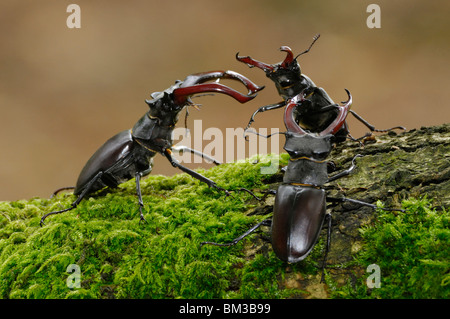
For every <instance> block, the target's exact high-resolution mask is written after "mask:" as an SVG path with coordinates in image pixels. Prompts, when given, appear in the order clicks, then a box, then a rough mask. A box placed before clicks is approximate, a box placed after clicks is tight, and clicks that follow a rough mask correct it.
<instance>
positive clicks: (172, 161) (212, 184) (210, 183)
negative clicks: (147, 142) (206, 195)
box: [163, 149, 231, 196]
mask: <svg viewBox="0 0 450 319" xmlns="http://www.w3.org/2000/svg"><path fill="white" fill-rule="evenodd" d="M171 153H172V152H171V150H170V149H165V150H164V153H163V154H164V156H165V157H166V158H167V159H168V160H169V162H170V164H172V166H173V167H177V168H179V169H180V170H182V171H183V172H185V173H187V174H189V175H191V176H192V177H194V178H196V179H198V180H199V181H201V182H204V183H206V184H207V185H208V186H209V187H213V188H215V189H217V190H220V191H224V192H225V194H226V195H227V196H231V194H230V192H229V191H228V190H226V189H224V188H222V187H219V186H217V184H216V183H215V182H214V181H212V180H210V179H209V178H206V177H205V176H203V175H201V174H199V173H197V172H196V171H193V170H191V169H189V168H187V167H185V166H183V165H181V164H180V163H179V162H178V161H177V160H176V159H174V158H173V157H172V155H171Z"/></svg>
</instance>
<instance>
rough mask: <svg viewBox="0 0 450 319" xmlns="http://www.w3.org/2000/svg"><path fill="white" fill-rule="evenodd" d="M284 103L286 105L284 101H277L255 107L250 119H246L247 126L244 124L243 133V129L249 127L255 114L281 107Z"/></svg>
mask: <svg viewBox="0 0 450 319" xmlns="http://www.w3.org/2000/svg"><path fill="white" fill-rule="evenodd" d="M285 105H286V101H281V102H278V103H276V104H269V105H265V106H261V107H260V108H259V109H257V110H256V111H255V113H253V114H252V117H251V118H250V121H248V124H247V126H246V128H245V130H244V133H245V131H247V130H248V129H249V128H250V126H251V125H252V123H253V122H254V121H255V116H256V114H258V113H259V112H265V111H270V110H275V109H278V108H280V107H283V106H285Z"/></svg>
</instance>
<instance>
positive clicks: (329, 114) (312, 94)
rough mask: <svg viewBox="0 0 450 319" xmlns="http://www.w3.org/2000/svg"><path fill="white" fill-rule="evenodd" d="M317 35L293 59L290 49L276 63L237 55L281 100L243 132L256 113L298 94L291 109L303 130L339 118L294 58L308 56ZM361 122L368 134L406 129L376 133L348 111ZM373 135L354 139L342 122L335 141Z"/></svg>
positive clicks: (318, 127) (321, 126) (316, 129)
mask: <svg viewBox="0 0 450 319" xmlns="http://www.w3.org/2000/svg"><path fill="white" fill-rule="evenodd" d="M319 37H320V35H319V34H318V35H316V36H314V38H313V42H312V43H311V45H310V46H309V48H308V49H306V50H305V51H303V52H301V53H300V54H298V55H297V56H296V57H294V54H293V53H292V50H291V49H290V48H289V47H288V46H282V47H281V48H280V50H281V51H283V52H286V53H287V55H286V58H285V59H284V60H283V61H282V62H279V63H276V64H267V63H264V62H260V61H257V60H254V59H252V58H251V57H249V56H239V52H238V53H237V54H236V59H237V60H238V61H240V62H243V63H246V64H247V65H248V66H249V67H250V68H253V67H257V68H259V69H261V70H263V71H264V72H265V73H266V76H267V77H268V78H269V79H271V80H272V81H273V82H274V83H275V86H276V88H277V91H278V94H279V95H280V96H281V97H282V98H283V101H281V102H279V103H275V104H270V105H266V106H262V107H260V108H259V109H258V110H256V111H255V112H254V113H253V115H252V116H251V118H250V121H249V123H248V125H247V127H246V130H247V129H248V128H250V126H251V124H252V123H253V122H254V118H255V116H256V114H258V113H259V112H264V111H269V110H275V109H278V108H281V107H284V106H286V105H287V103H288V101H289V100H290V99H292V98H293V97H295V96H297V95H298V94H302V95H303V96H304V98H303V99H301V100H300V101H299V102H298V103H301V105H300V104H299V105H297V106H296V107H295V110H294V116H295V121H296V122H297V123H298V124H299V125H301V126H302V127H303V128H305V129H307V130H309V131H311V132H314V133H318V132H322V131H323V130H324V129H325V128H326V127H328V126H329V125H330V124H331V123H332V122H333V121H334V120H335V119H336V117H337V116H338V114H339V107H338V104H336V103H334V102H333V100H332V99H331V98H330V97H329V96H328V94H327V92H326V91H325V90H324V89H323V88H320V87H317V86H316V85H315V84H314V82H313V81H312V80H311V79H310V78H309V77H308V76H306V75H305V74H302V72H301V69H300V64H299V63H298V61H297V58H298V57H299V56H301V55H303V54H305V53H308V52H309V51H310V50H311V48H312V46H313V45H314V43H315V42H316V41H317V40H318V39H319ZM350 113H352V114H353V116H355V117H356V118H357V119H358V120H359V121H360V122H361V123H363V124H364V125H365V126H367V127H368V128H369V130H370V131H371V132H388V131H391V130H394V129H403V130H404V129H405V128H404V127H402V126H396V127H393V128H390V129H387V130H378V129H376V128H375V127H374V126H373V125H371V124H369V123H368V122H367V121H366V120H364V119H363V118H362V117H361V116H359V115H358V114H357V113H355V112H354V111H352V110H350ZM371 134H372V133H368V134H366V135H364V136H363V137H361V138H358V139H355V138H353V137H352V136H351V135H350V134H349V130H348V124H347V123H344V124H343V125H342V127H341V129H340V130H339V131H338V132H336V135H335V136H336V142H342V141H344V140H345V139H346V138H347V136H349V138H351V139H353V140H361V139H363V138H365V137H367V136H370V135H371Z"/></svg>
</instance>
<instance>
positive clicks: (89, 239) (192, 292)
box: [0, 156, 316, 298]
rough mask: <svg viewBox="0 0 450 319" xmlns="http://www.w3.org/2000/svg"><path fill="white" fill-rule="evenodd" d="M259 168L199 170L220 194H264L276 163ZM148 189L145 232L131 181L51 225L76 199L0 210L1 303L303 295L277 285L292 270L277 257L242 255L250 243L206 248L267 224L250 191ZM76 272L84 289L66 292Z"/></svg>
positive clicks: (157, 184) (157, 179)
mask: <svg viewBox="0 0 450 319" xmlns="http://www.w3.org/2000/svg"><path fill="white" fill-rule="evenodd" d="M276 158H277V159H278V156H276ZM254 160H255V158H254V159H251V160H248V161H242V162H239V163H235V164H225V165H220V166H218V167H214V168H212V169H210V170H207V171H204V170H199V171H200V172H201V173H202V174H204V175H205V176H207V177H208V178H211V179H213V180H215V181H216V182H217V183H218V185H219V186H220V187H223V188H226V189H228V190H237V189H239V188H241V187H245V188H248V189H252V190H253V191H255V192H256V193H257V194H259V195H261V192H262V191H264V189H266V188H267V186H266V185H265V184H264V178H270V176H269V175H261V174H260V169H261V167H263V166H267V162H268V160H269V157H264V158H261V161H260V162H258V163H256V164H254ZM281 164H282V165H284V164H285V163H284V162H283V159H282V163H281ZM141 185H142V192H143V194H144V195H143V200H144V203H145V213H144V216H145V218H146V221H147V222H146V223H144V224H140V223H139V213H138V205H137V198H136V195H135V184H134V181H129V182H127V183H125V184H122V185H121V186H120V187H119V188H118V189H115V190H112V191H110V192H108V193H107V192H105V191H103V192H99V193H98V194H96V195H95V196H93V197H90V198H88V199H86V200H83V201H82V202H81V203H80V205H79V206H78V207H77V208H76V209H75V210H72V211H70V212H67V213H64V214H60V215H53V216H50V217H49V218H48V219H47V220H46V225H45V226H44V227H40V226H39V221H40V218H41V217H42V216H43V215H44V214H45V213H48V212H50V211H53V210H57V209H61V208H64V207H68V206H69V205H70V203H71V202H73V201H74V199H75V196H74V195H72V194H70V193H65V194H60V195H58V196H57V197H56V198H54V199H51V200H49V199H39V198H35V199H31V200H29V201H16V202H1V203H0V225H1V228H0V277H1V278H2V280H1V281H0V297H1V298H281V297H289V296H291V295H293V294H299V293H302V291H300V290H298V289H297V290H295V289H290V288H286V289H279V287H278V285H277V278H281V277H282V276H283V270H284V269H285V267H286V265H284V264H283V263H282V262H281V261H279V260H278V259H276V258H275V256H274V255H273V254H272V253H266V254H265V256H262V255H261V256H257V257H254V256H247V255H246V254H245V253H244V252H243V249H242V248H243V247H244V246H246V245H247V246H248V243H249V241H244V242H243V243H242V244H239V245H237V246H235V247H229V248H223V247H215V246H203V247H201V248H200V243H201V242H202V241H219V242H220V241H229V240H231V239H233V238H235V237H237V236H239V235H240V234H242V233H243V232H245V231H246V230H247V229H248V228H250V227H251V226H252V225H254V224H255V223H257V222H259V221H261V220H262V219H264V218H267V214H266V215H264V216H261V215H253V216H249V215H248V214H245V212H246V211H252V208H253V207H255V206H256V204H257V201H256V200H255V199H253V197H252V196H250V195H249V194H248V193H246V192H237V191H236V192H232V195H233V196H229V197H226V196H225V195H224V193H223V192H218V191H217V190H215V189H209V188H208V187H207V186H206V185H205V184H203V183H201V182H199V181H197V180H195V179H193V178H192V177H190V176H188V175H186V174H179V175H176V176H173V177H164V176H149V177H148V178H146V179H145V180H143V181H142V184H141ZM250 246H251V244H250ZM267 246H269V244H268V243H266V245H265V247H267ZM72 264H76V265H78V266H79V269H80V282H81V287H80V288H76V287H75V288H69V287H68V285H67V280H68V279H69V280H70V276H71V272H68V266H69V265H72ZM306 265H308V263H306ZM298 267H299V268H300V267H303V268H305V267H306V266H305V265H302V266H298ZM307 269H309V270H310V271H311V267H310V268H307ZM312 271H314V272H315V271H316V269H315V268H314V269H312Z"/></svg>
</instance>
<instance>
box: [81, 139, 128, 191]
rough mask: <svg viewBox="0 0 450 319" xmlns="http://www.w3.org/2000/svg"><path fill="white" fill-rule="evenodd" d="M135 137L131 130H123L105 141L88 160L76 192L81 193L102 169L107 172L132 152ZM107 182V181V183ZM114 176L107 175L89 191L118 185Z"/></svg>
mask: <svg viewBox="0 0 450 319" xmlns="http://www.w3.org/2000/svg"><path fill="white" fill-rule="evenodd" d="M132 148H133V138H132V136H131V132H130V130H126V131H122V132H120V133H118V134H116V135H115V136H113V137H112V138H110V139H109V140H107V141H106V142H105V144H103V145H102V146H101V147H100V148H99V149H98V150H97V151H96V152H95V153H94V155H92V157H91V158H90V159H89V160H88V161H87V163H86V165H85V166H84V168H83V169H82V170H81V173H80V175H79V177H78V181H77V185H76V187H75V191H74V194H75V195H79V194H80V193H81V192H82V191H83V190H84V188H85V186H86V185H87V184H88V183H89V181H90V180H91V179H92V178H93V177H94V176H95V175H96V174H97V173H99V172H100V171H102V172H106V171H108V170H109V169H111V168H112V167H113V166H114V165H118V162H119V161H121V160H123V159H124V158H125V157H126V156H127V155H129V154H130V152H131V150H132ZM105 182H106V183H105ZM114 184H117V183H116V182H115V180H114V176H109V178H108V175H105V176H104V177H103V178H102V179H101V180H99V181H97V182H96V183H94V184H93V185H92V187H91V188H90V190H89V192H90V193H91V192H94V191H97V190H99V189H101V188H103V187H105V186H117V185H114Z"/></svg>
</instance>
